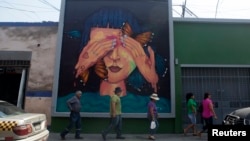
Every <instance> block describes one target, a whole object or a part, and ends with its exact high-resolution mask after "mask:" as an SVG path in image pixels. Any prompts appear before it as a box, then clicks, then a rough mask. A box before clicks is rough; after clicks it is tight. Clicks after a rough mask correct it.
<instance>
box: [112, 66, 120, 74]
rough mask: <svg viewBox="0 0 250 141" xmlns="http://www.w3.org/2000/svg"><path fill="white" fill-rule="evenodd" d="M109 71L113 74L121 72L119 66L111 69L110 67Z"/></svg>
mask: <svg viewBox="0 0 250 141" xmlns="http://www.w3.org/2000/svg"><path fill="white" fill-rule="evenodd" d="M109 70H110V71H111V72H114V73H116V72H119V71H120V70H121V68H120V67H117V66H111V67H109Z"/></svg>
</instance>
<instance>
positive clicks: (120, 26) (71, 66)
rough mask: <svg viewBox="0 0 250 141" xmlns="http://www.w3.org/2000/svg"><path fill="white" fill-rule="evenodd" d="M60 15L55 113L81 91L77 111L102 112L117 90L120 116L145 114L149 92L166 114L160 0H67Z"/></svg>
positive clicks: (165, 28) (164, 18) (165, 40)
mask: <svg viewBox="0 0 250 141" xmlns="http://www.w3.org/2000/svg"><path fill="white" fill-rule="evenodd" d="M139 7H140V8H139ZM64 11H65V13H64V17H63V18H62V19H63V21H60V24H63V31H62V33H63V35H62V44H61V48H60V50H61V51H60V59H59V60H60V62H58V63H59V64H60V65H59V70H58V71H59V76H58V80H57V82H56V83H57V84H58V85H57V90H58V91H57V97H56V112H67V111H68V108H67V106H66V100H67V99H68V98H70V97H72V95H74V92H75V91H76V90H82V91H83V96H82V99H81V102H82V105H83V108H82V112H86V113H89V114H91V115H92V116H94V115H95V114H96V113H108V112H109V95H110V94H113V90H114V88H115V87H117V86H119V87H121V88H122V89H123V92H124V93H123V96H122V98H121V100H122V107H123V109H122V110H123V113H125V114H126V113H137V114H140V113H146V112H147V106H146V105H147V103H148V101H149V95H151V94H152V93H153V92H154V93H158V95H159V97H160V100H159V101H158V102H157V106H158V108H159V109H158V110H159V113H171V112H172V111H171V92H170V72H169V67H170V65H169V20H168V18H169V17H168V3H167V2H166V1H163V2H143V3H142V2H140V1H106V2H105V1H77V0H67V1H66V2H65V10H64Z"/></svg>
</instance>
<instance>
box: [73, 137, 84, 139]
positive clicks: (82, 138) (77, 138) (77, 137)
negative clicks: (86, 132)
mask: <svg viewBox="0 0 250 141" xmlns="http://www.w3.org/2000/svg"><path fill="white" fill-rule="evenodd" d="M75 139H83V137H75Z"/></svg>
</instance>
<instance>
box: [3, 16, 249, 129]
mask: <svg viewBox="0 0 250 141" xmlns="http://www.w3.org/2000/svg"><path fill="white" fill-rule="evenodd" d="M249 37H250V22H249V21H244V22H228V21H227V22H225V21H219V22H218V21H215V22H214V21H212V22H211V21H202V22H201V21H181V20H174V45H175V47H174V50H175V59H176V62H175V64H176V65H175V86H176V87H175V98H176V99H175V106H176V112H175V113H176V116H175V118H168V119H166V118H161V119H160V124H161V126H160V129H159V133H181V132H182V116H185V115H183V114H182V109H181V108H182V106H181V104H182V103H181V101H182V83H181V65H187V64H193V65H195V64H196V65H197V64H208V65H209V64H213V65H232V64H234V65H248V64H250V60H249V53H250V40H249V39H248V38H249ZM0 42H1V46H0V50H1V51H2V50H3V51H4V50H8V51H11V50H13V51H17V50H18V51H32V60H31V67H30V72H29V77H28V85H27V92H26V93H27V94H26V99H25V110H26V111H29V112H41V113H45V114H46V115H47V118H48V119H49V124H50V125H51V129H52V131H55V132H59V131H60V130H61V129H63V128H64V126H65V124H62V123H66V122H68V119H67V117H52V118H51V111H50V110H51V106H52V105H53V103H51V101H52V100H51V96H52V87H53V75H54V65H55V54H56V43H57V24H52V25H50V26H43V24H40V25H39V26H31V25H26V26H16V25H12V26H0ZM147 123H148V122H147V119H146V118H145V119H124V132H125V133H145V132H147V128H148V124H147ZM106 124H108V119H107V118H84V119H83V132H84V133H100V131H101V130H102V129H103V127H105V126H106Z"/></svg>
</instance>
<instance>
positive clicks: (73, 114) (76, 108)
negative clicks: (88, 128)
mask: <svg viewBox="0 0 250 141" xmlns="http://www.w3.org/2000/svg"><path fill="white" fill-rule="evenodd" d="M81 96H82V92H81V91H76V92H75V96H73V97H72V98H70V99H69V100H68V101H67V105H68V108H69V110H70V123H69V125H68V126H67V127H66V128H65V129H64V130H63V131H62V132H61V134H60V136H61V139H62V140H65V136H66V135H67V134H68V133H69V131H70V130H71V129H72V127H73V126H75V128H76V132H75V139H83V138H82V137H80V133H81V115H80V111H81V107H82V106H81V101H80V98H81Z"/></svg>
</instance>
